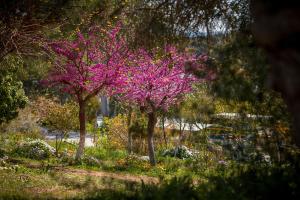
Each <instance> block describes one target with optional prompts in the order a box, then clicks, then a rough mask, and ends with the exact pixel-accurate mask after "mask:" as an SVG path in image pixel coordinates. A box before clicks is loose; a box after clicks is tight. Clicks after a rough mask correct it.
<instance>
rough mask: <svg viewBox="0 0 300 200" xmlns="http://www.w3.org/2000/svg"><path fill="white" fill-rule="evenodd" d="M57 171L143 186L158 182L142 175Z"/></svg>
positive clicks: (74, 170) (58, 169) (81, 170)
mask: <svg viewBox="0 0 300 200" xmlns="http://www.w3.org/2000/svg"><path fill="white" fill-rule="evenodd" d="M57 171H59V172H64V173H69V174H72V175H84V176H91V177H102V178H111V179H117V180H122V181H129V182H140V183H142V182H144V183H145V184H157V183H158V182H159V179H158V178H155V177H150V176H143V175H132V174H122V173H113V172H104V171H102V172H101V171H93V170H84V169H73V168H57Z"/></svg>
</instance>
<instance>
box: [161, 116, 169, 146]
mask: <svg viewBox="0 0 300 200" xmlns="http://www.w3.org/2000/svg"><path fill="white" fill-rule="evenodd" d="M165 120H166V118H165V116H164V115H163V116H162V119H161V121H162V131H163V135H164V140H165V145H166V148H167V147H168V141H167V135H166V129H165Z"/></svg>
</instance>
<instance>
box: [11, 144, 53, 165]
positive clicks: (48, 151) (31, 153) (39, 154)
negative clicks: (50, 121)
mask: <svg viewBox="0 0 300 200" xmlns="http://www.w3.org/2000/svg"><path fill="white" fill-rule="evenodd" d="M14 153H15V154H17V155H19V156H23V157H26V158H32V159H37V160H42V159H46V158H49V157H50V156H51V155H53V154H54V153H55V149H54V148H53V147H51V146H50V145H49V144H48V143H46V142H45V141H43V140H39V139H37V140H29V141H26V142H23V143H21V144H20V145H18V146H17V148H16V149H15V150H14Z"/></svg>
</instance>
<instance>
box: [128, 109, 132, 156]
mask: <svg viewBox="0 0 300 200" xmlns="http://www.w3.org/2000/svg"><path fill="white" fill-rule="evenodd" d="M131 114H132V109H131V108H129V111H128V117H127V129H128V154H131V153H132V132H131V128H130V126H131Z"/></svg>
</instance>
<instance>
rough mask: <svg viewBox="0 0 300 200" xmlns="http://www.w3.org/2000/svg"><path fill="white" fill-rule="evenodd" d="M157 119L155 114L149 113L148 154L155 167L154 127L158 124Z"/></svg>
mask: <svg viewBox="0 0 300 200" xmlns="http://www.w3.org/2000/svg"><path fill="white" fill-rule="evenodd" d="M156 121H157V118H156V115H155V112H151V113H148V127H147V135H148V154H149V159H150V164H151V165H152V166H154V165H155V164H156V161H155V155H154V144H153V135H154V127H155V124H156Z"/></svg>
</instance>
